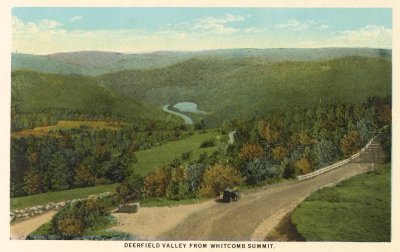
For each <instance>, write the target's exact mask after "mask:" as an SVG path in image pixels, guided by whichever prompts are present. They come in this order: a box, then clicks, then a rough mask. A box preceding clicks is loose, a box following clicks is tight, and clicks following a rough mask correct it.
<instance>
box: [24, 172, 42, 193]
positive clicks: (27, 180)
mask: <svg viewBox="0 0 400 252" xmlns="http://www.w3.org/2000/svg"><path fill="white" fill-rule="evenodd" d="M23 189H24V191H25V192H26V193H27V194H28V195H32V194H36V193H41V192H42V177H41V176H40V174H39V173H38V172H36V171H32V170H31V171H28V172H27V173H26V174H25V176H24V186H23Z"/></svg>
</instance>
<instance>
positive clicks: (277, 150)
mask: <svg viewBox="0 0 400 252" xmlns="http://www.w3.org/2000/svg"><path fill="white" fill-rule="evenodd" d="M287 155H288V150H287V149H286V148H285V147H283V146H282V145H279V146H276V147H274V148H272V158H273V159H274V160H275V161H282V160H283V159H284V158H285V157H286V156H287Z"/></svg>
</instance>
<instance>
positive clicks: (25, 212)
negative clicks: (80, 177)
mask: <svg viewBox="0 0 400 252" xmlns="http://www.w3.org/2000/svg"><path fill="white" fill-rule="evenodd" d="M111 195H112V193H110V192H105V193H101V194H93V195H89V196H88V197H87V198H79V199H72V200H67V201H60V202H49V203H46V204H44V205H38V206H33V207H27V208H23V209H14V211H11V212H10V221H11V222H12V221H15V220H23V219H25V220H26V219H29V218H32V217H35V216H37V215H40V214H43V213H46V212H48V211H51V210H60V209H61V208H63V207H64V206H65V205H67V204H74V203H75V202H77V201H81V200H85V199H102V198H106V197H109V196H111Z"/></svg>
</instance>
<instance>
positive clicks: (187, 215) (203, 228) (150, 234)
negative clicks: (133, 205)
mask: <svg viewBox="0 0 400 252" xmlns="http://www.w3.org/2000/svg"><path fill="white" fill-rule="evenodd" d="M370 169H371V164H369V163H350V164H347V165H344V166H342V167H340V168H337V169H335V170H332V171H330V172H327V173H325V174H322V175H319V176H317V177H315V178H313V179H309V180H306V181H291V182H287V183H281V184H275V185H271V186H266V187H263V188H258V189H255V190H251V191H247V192H244V193H243V194H242V198H241V199H240V200H239V201H237V202H233V203H230V204H226V203H219V202H217V201H214V200H212V201H208V202H204V203H201V204H196V205H189V206H177V207H158V208H142V209H141V210H140V211H139V213H138V214H116V216H117V217H118V219H119V223H120V224H119V225H117V226H116V227H115V228H114V229H116V230H120V231H124V232H128V233H130V234H132V235H135V236H137V237H138V238H139V239H142V240H235V241H240V240H264V237H265V236H266V234H267V233H268V232H269V231H270V230H271V229H272V228H273V227H274V226H275V225H277V224H278V222H279V221H280V220H281V219H282V217H283V216H284V215H285V214H286V213H288V212H290V211H292V210H293V209H294V208H295V207H296V206H297V205H298V204H299V203H300V202H301V201H302V200H303V199H304V198H305V197H306V196H308V195H309V194H311V193H312V192H314V191H316V190H318V189H320V188H321V187H324V186H327V185H331V184H333V183H337V182H339V181H341V180H343V179H346V178H349V177H352V176H354V175H357V174H359V173H363V172H366V171H368V170H370Z"/></svg>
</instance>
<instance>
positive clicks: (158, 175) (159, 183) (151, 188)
mask: <svg viewBox="0 0 400 252" xmlns="http://www.w3.org/2000/svg"><path fill="white" fill-rule="evenodd" d="M170 176H171V174H170V171H169V170H168V169H167V168H165V167H163V168H159V169H157V170H155V171H154V172H152V173H151V174H149V175H148V176H147V177H146V179H145V180H144V191H145V193H146V196H147V197H164V196H165V195H166V191H167V186H168V182H169V179H170Z"/></svg>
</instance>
